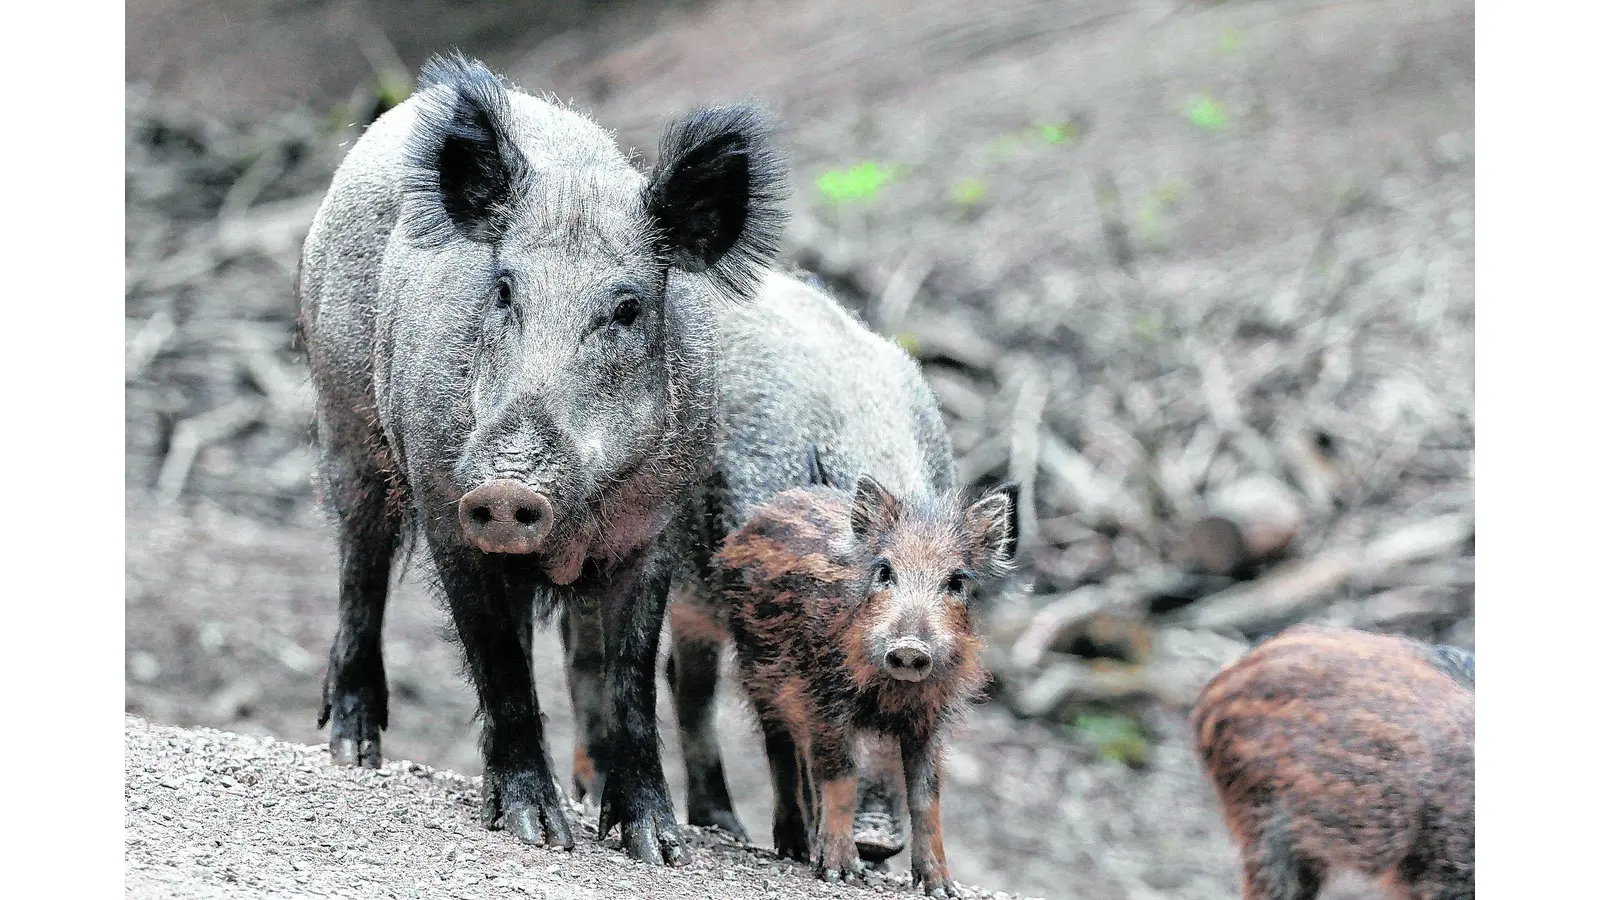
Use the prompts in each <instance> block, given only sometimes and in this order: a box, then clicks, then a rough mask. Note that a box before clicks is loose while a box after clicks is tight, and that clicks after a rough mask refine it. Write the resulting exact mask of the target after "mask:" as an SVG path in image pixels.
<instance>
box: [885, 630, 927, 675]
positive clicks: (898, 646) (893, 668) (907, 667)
mask: <svg viewBox="0 0 1600 900" xmlns="http://www.w3.org/2000/svg"><path fill="white" fill-rule="evenodd" d="M883 667H884V668H885V669H888V670H889V675H890V676H891V677H894V678H898V679H900V680H901V681H921V680H922V679H924V678H927V677H928V673H929V672H931V671H932V670H933V652H932V651H931V650H930V649H929V647H928V645H927V643H926V642H924V641H920V640H917V639H916V638H906V639H902V640H898V641H895V642H894V643H893V644H890V645H889V650H888V652H887V653H885V654H884V655H883Z"/></svg>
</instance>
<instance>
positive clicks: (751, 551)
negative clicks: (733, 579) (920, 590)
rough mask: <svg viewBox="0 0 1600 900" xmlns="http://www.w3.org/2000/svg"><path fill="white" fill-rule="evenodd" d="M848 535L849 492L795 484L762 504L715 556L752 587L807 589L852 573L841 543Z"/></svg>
mask: <svg viewBox="0 0 1600 900" xmlns="http://www.w3.org/2000/svg"><path fill="white" fill-rule="evenodd" d="M849 534H850V495H849V494H847V493H845V492H843V491H840V490H836V489H833V488H823V487H812V488H791V489H790V490H786V491H783V492H781V493H779V494H778V495H777V496H775V497H773V498H772V500H771V501H769V502H767V503H764V504H762V505H761V506H759V507H757V508H756V510H755V511H754V513H753V514H752V515H751V516H750V519H749V521H747V522H746V523H745V524H744V525H743V526H741V527H740V528H739V529H738V530H737V531H735V532H734V533H733V534H731V535H729V536H728V539H727V541H726V542H725V543H724V545H723V548H722V550H721V551H720V552H719V553H718V554H717V557H716V559H717V563H718V565H719V566H721V567H722V568H723V569H724V570H726V571H728V572H730V573H736V574H737V576H739V577H738V581H739V582H742V584H741V586H742V587H744V588H746V589H747V590H748V589H752V588H755V589H761V590H762V592H764V593H770V592H774V591H782V590H786V589H787V590H803V589H805V588H806V586H807V585H815V584H816V583H818V582H822V583H834V582H839V581H843V580H844V579H845V578H847V577H848V576H849V571H848V570H847V569H846V567H845V565H844V560H843V558H842V553H841V551H842V549H843V548H842V546H841V543H840V542H841V541H842V540H845V539H848V536H849Z"/></svg>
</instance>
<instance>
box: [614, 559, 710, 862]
mask: <svg viewBox="0 0 1600 900" xmlns="http://www.w3.org/2000/svg"><path fill="white" fill-rule="evenodd" d="M664 562H665V560H664V559H661V558H657V557H656V554H655V553H654V551H653V550H640V551H638V552H636V553H635V554H634V556H633V558H632V559H630V560H628V561H626V562H624V563H623V564H622V565H620V566H619V567H618V568H617V569H616V570H615V571H614V572H613V573H612V575H611V578H610V579H609V583H608V584H607V585H606V587H605V589H604V596H603V599H602V603H601V609H602V610H603V616H604V621H605V623H606V636H605V638H606V641H605V643H606V651H605V657H606V658H605V685H606V728H605V734H606V746H605V751H604V753H603V754H598V755H597V757H596V760H595V762H596V764H597V765H598V766H599V767H600V768H601V770H602V775H603V782H604V783H603V784H602V785H601V788H600V836H601V837H602V838H603V837H605V836H606V835H607V834H609V833H610V832H611V829H612V827H613V826H617V825H620V826H621V827H622V846H623V848H624V849H625V850H627V851H628V855H629V856H632V857H634V858H635V859H641V860H644V861H646V862H651V863H657V864H659V863H662V862H665V863H667V864H668V865H673V866H681V865H684V864H686V863H688V861H689V848H688V846H687V845H686V844H685V843H684V841H683V835H682V834H681V833H680V832H679V830H678V820H677V818H676V817H675V816H674V815H673V812H672V797H671V795H670V794H668V793H667V778H666V775H665V774H664V773H663V772H662V769H661V736H660V733H659V732H658V731H657V729H656V657H657V652H658V650H659V648H660V643H661V625H662V620H663V619H664V618H665V617H666V612H667V593H668V589H669V587H670V584H671V577H670V573H669V571H668V567H667V566H666V565H665V564H664Z"/></svg>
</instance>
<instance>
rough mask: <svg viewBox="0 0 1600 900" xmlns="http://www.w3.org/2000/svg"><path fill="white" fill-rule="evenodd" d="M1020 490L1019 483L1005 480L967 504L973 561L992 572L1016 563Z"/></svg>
mask: <svg viewBox="0 0 1600 900" xmlns="http://www.w3.org/2000/svg"><path fill="white" fill-rule="evenodd" d="M1017 494H1018V486H1017V484H1016V483H1015V482H1006V483H1005V484H1002V485H1000V486H999V487H997V488H995V489H994V490H992V491H990V492H989V493H987V494H985V495H983V496H982V497H980V498H979V499H978V500H977V502H975V503H973V504H972V505H971V506H969V507H967V513H966V516H965V519H966V521H965V525H966V529H967V533H968V534H970V535H971V536H972V556H973V561H974V564H975V565H976V567H977V568H978V569H980V570H981V571H984V572H986V573H988V574H990V575H1001V574H1004V573H1005V572H1006V571H1008V570H1009V569H1010V568H1011V566H1012V565H1013V564H1015V563H1016V560H1017V539H1018V537H1019V535H1020V532H1021V520H1020V518H1019V516H1018V513H1017Z"/></svg>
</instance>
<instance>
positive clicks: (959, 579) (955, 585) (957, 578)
mask: <svg viewBox="0 0 1600 900" xmlns="http://www.w3.org/2000/svg"><path fill="white" fill-rule="evenodd" d="M966 589H967V576H965V575H963V574H962V573H960V572H954V573H952V574H951V575H950V581H949V582H948V583H946V584H945V590H947V591H949V592H950V593H952V594H956V595H960V594H962V593H963V592H965V591H966Z"/></svg>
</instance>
